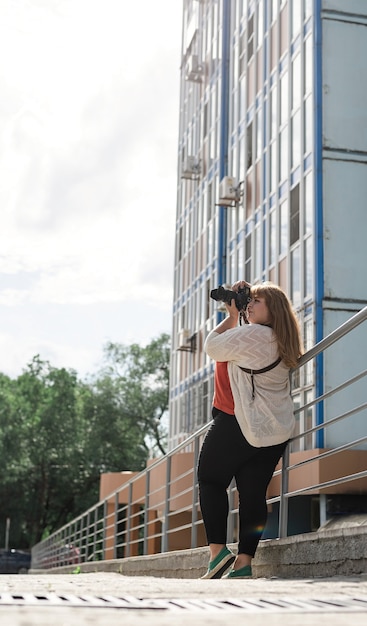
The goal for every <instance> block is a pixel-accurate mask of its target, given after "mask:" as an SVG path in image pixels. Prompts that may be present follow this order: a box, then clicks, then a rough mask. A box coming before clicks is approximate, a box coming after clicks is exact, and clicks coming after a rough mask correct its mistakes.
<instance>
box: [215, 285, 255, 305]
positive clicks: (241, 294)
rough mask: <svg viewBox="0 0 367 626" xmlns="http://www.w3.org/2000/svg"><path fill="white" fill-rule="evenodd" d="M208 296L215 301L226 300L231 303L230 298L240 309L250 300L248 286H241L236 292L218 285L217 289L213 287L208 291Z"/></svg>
mask: <svg viewBox="0 0 367 626" xmlns="http://www.w3.org/2000/svg"><path fill="white" fill-rule="evenodd" d="M210 297H211V298H213V300H216V301H217V302H227V303H228V304H231V300H234V301H235V303H236V307H237V309H238V310H239V311H241V310H242V309H245V308H246V307H247V305H248V303H249V302H250V300H251V296H250V287H242V288H240V289H239V290H238V292H236V291H231V289H226V288H225V287H223V285H220V286H219V287H218V289H213V290H212V291H211V292H210Z"/></svg>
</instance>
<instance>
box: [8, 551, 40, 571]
mask: <svg viewBox="0 0 367 626" xmlns="http://www.w3.org/2000/svg"><path fill="white" fill-rule="evenodd" d="M31 560H32V557H31V555H30V554H29V553H28V552H24V551H23V550H13V549H12V550H0V574H28V570H30V568H31Z"/></svg>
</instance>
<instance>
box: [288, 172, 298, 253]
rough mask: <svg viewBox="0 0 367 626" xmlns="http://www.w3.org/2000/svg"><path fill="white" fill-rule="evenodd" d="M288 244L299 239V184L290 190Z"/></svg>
mask: <svg viewBox="0 0 367 626" xmlns="http://www.w3.org/2000/svg"><path fill="white" fill-rule="evenodd" d="M290 214H291V215H290V218H291V219H290V222H291V228H290V245H291V246H292V245H293V244H294V243H296V241H298V239H299V184H298V185H296V187H294V188H293V189H292V190H291V210H290Z"/></svg>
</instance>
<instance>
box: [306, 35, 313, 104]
mask: <svg viewBox="0 0 367 626" xmlns="http://www.w3.org/2000/svg"><path fill="white" fill-rule="evenodd" d="M304 52H305V54H304V64H305V85H304V89H305V94H306V93H311V90H312V76H313V71H312V63H313V54H312V38H311V37H307V39H306V40H305V50H304Z"/></svg>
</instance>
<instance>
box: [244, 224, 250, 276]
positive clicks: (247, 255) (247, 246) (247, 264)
mask: <svg viewBox="0 0 367 626" xmlns="http://www.w3.org/2000/svg"><path fill="white" fill-rule="evenodd" d="M245 278H246V280H248V281H249V280H250V279H251V233H250V234H249V235H247V237H246V239H245Z"/></svg>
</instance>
